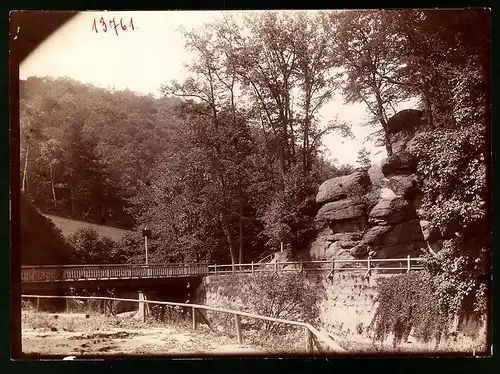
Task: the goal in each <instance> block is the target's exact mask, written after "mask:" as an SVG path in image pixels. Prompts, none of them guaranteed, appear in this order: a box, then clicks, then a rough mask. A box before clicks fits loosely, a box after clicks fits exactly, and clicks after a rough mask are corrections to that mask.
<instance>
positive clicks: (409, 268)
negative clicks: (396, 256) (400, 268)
mask: <svg viewBox="0 0 500 374" xmlns="http://www.w3.org/2000/svg"><path fill="white" fill-rule="evenodd" d="M407 267H408V268H407V270H406V272H407V273H409V272H410V270H411V262H410V255H408V258H407Z"/></svg>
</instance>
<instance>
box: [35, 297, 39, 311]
mask: <svg viewBox="0 0 500 374" xmlns="http://www.w3.org/2000/svg"><path fill="white" fill-rule="evenodd" d="M36 311H37V312H39V311H40V298H39V297H37V298H36Z"/></svg>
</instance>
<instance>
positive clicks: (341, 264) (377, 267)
mask: <svg viewBox="0 0 500 374" xmlns="http://www.w3.org/2000/svg"><path fill="white" fill-rule="evenodd" d="M423 268H424V266H423V259H422V258H411V257H410V256H408V257H406V258H395V259H370V258H369V259H366V260H335V261H287V262H273V263H247V264H229V265H216V264H215V265H208V264H202V263H192V264H158V265H116V264H109V265H49V266H47V265H46V266H23V267H22V271H21V282H23V283H41V282H54V281H91V280H111V279H143V278H169V277H189V276H204V275H217V274H220V275H223V274H235V273H240V274H255V273H262V272H307V273H316V272H317V273H324V272H326V273H328V275H329V276H330V275H331V274H333V273H335V272H346V271H349V272H353V271H364V272H365V276H370V275H372V273H387V272H392V273H394V272H408V271H411V270H422V269H423Z"/></svg>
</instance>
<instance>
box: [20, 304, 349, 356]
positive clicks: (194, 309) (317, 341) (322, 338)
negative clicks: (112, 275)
mask: <svg viewBox="0 0 500 374" xmlns="http://www.w3.org/2000/svg"><path fill="white" fill-rule="evenodd" d="M21 298H23V299H37V300H39V299H66V300H68V299H82V300H86V299H87V300H109V301H124V302H135V303H139V311H141V310H142V313H143V315H142V318H143V319H145V311H146V310H147V309H146V308H144V305H145V304H146V305H149V304H153V305H165V306H174V307H183V308H189V309H191V318H192V323H193V329H196V328H197V325H198V319H199V318H197V317H198V316H199V317H201V320H202V321H203V322H205V324H207V326H208V327H210V328H212V327H211V325H210V322H209V321H208V319H207V317H205V316H204V315H203V314H201V313H200V310H206V311H211V312H217V313H223V314H231V315H233V318H234V328H235V331H236V334H235V335H236V338H237V340H238V343H240V344H242V343H243V332H244V329H243V326H242V323H241V317H247V318H252V319H256V320H261V321H269V322H274V323H279V324H285V325H289V326H296V327H299V328H303V330H304V338H305V341H304V343H305V344H304V350H305V351H306V352H307V353H313V352H314V348H315V347H316V350H317V351H318V352H320V353H326V352H336V353H346V352H347V351H346V350H345V349H344V348H342V347H340V346H339V345H338V344H337V343H336V342H335V341H334V340H333V339H332V338H331V336H330V335H328V333H327V332H326V331H324V330H323V331H320V330H318V329H316V328H315V327H314V326H312V325H311V324H309V323H306V322H298V321H291V320H286V319H282V318H274V317H268V316H262V315H259V314H254V313H248V312H243V311H238V310H233V309H223V308H216V307H211V306H208V305H202V304H186V303H177V302H170V301H153V300H144V299H139V300H137V299H122V298H113V297H100V296H47V295H21ZM141 305H142V308H141ZM189 309H188V310H189Z"/></svg>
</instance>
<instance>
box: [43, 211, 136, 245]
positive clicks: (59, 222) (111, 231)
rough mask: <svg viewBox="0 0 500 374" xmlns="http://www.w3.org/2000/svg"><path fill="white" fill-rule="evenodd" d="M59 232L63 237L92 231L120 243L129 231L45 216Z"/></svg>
mask: <svg viewBox="0 0 500 374" xmlns="http://www.w3.org/2000/svg"><path fill="white" fill-rule="evenodd" d="M45 217H47V218H49V219H50V220H52V222H54V224H55V225H56V226H57V228H59V230H61V232H62V233H63V235H64V236H68V235H71V234H74V233H75V232H76V231H77V230H78V229H92V230H95V231H96V232H97V233H98V234H99V235H101V236H106V237H108V238H110V239H112V240H114V241H120V240H121V239H122V238H123V236H125V235H126V234H127V233H130V231H129V230H122V229H117V228H114V227H110V226H103V225H96V224H94V223H89V222H84V221H77V220H74V219H69V218H64V217H59V216H53V215H49V214H45Z"/></svg>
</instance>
